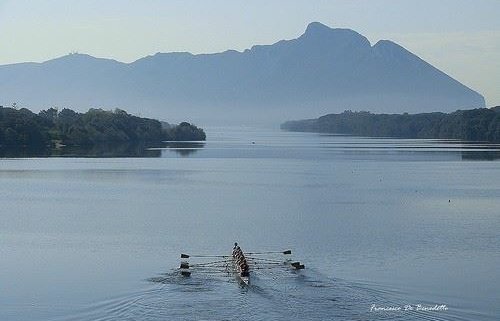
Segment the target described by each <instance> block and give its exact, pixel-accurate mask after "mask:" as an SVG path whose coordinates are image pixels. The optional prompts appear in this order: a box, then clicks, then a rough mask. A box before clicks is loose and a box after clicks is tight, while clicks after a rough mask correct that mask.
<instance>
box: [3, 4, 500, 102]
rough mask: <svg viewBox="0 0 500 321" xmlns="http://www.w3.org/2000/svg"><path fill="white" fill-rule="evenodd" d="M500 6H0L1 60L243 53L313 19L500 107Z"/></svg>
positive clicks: (292, 32)
mask: <svg viewBox="0 0 500 321" xmlns="http://www.w3.org/2000/svg"><path fill="white" fill-rule="evenodd" d="M499 16H500V0H414V1H406V0H337V1H336V0H329V1H320V0H317V1H314V0H304V1H302V0H288V1H287V0H282V1H275V0H265V1H260V0H227V1H225V0H224V1H223V0H211V1H208V0H207V1H203V0H136V1H132V0H44V1H42V0H13V1H4V0H0V48H1V50H0V64H9V63H16V62H24V61H37V62H39V61H45V60H49V59H52V58H55V57H58V56H62V55H65V54H68V53H69V52H74V51H77V52H80V53H88V54H90V55H93V56H97V57H105V58H113V59H117V60H120V61H124V62H131V61H134V60H136V59H138V58H140V57H143V56H146V55H150V54H154V53H156V52H170V51H189V52H192V53H210V52H219V51H224V50H227V49H237V50H242V49H245V48H249V47H251V46H252V45H254V44H271V43H274V42H276V41H278V40H280V39H291V38H296V37H297V36H299V35H300V34H302V33H303V32H304V30H305V27H306V26H307V24H308V23H309V22H311V21H320V22H322V23H324V24H326V25H329V26H331V27H343V28H350V29H353V30H356V31H357V32H359V33H361V34H363V35H365V36H367V37H368V39H369V40H370V41H371V42H372V44H374V43H375V42H376V41H378V40H380V39H390V40H393V41H395V42H397V43H399V44H400V45H402V46H404V47H406V48H407V49H409V50H410V51H412V52H413V53H415V54H417V55H418V56H420V57H421V58H423V59H424V60H426V61H428V62H429V63H431V64H433V65H434V66H436V67H437V68H439V69H441V70H443V71H444V72H446V73H448V74H449V75H451V76H452V77H454V78H456V79H457V80H459V81H460V82H462V83H464V84H465V85H467V86H469V87H471V88H473V89H475V90H477V91H478V92H480V93H481V94H483V95H484V96H485V98H486V103H487V105H488V106H493V105H500V19H499Z"/></svg>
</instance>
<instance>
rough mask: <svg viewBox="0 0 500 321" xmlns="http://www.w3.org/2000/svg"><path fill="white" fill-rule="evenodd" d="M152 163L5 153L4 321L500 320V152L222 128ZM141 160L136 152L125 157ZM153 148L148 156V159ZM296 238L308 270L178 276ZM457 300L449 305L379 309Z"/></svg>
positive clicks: (0, 177)
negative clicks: (210, 258)
mask: <svg viewBox="0 0 500 321" xmlns="http://www.w3.org/2000/svg"><path fill="white" fill-rule="evenodd" d="M207 134H208V135H207V136H208V141H207V142H206V143H205V144H195V145H185V146H183V145H180V146H179V145H177V146H174V149H164V150H160V151H157V152H155V153H148V154H147V155H148V156H160V157H149V158H140V157H139V158H137V157H134V158H126V157H125V158H84V157H81V158H72V157H65V158H29V159H15V158H8V159H2V160H0V182H1V183H2V184H1V190H0V202H1V204H2V208H1V210H0V211H1V212H0V213H1V215H0V220H1V224H0V244H1V245H0V257H1V258H2V267H1V269H0V302H1V308H0V319H1V320H12V321H16V320H188V319H189V320H198V319H204V320H221V319H240V320H278V319H279V320H281V319H289V318H300V319H308V320H328V319H334V320H353V319H356V320H387V319H396V320H422V319H424V320H495V319H496V318H497V317H498V315H500V309H499V307H498V302H499V301H500V300H499V299H500V296H499V293H498V288H499V287H500V283H499V282H500V281H499V279H498V277H497V276H498V272H497V271H496V269H497V267H498V266H500V253H499V251H498V249H499V248H500V235H499V232H498V231H499V230H500V229H499V228H500V216H499V213H500V211H499V209H500V186H499V185H498V182H499V179H500V166H499V162H498V160H499V159H500V157H499V151H500V148H499V146H495V145H481V144H461V143H457V142H442V141H431V140H398V139H369V138H356V137H346V136H331V135H319V134H310V133H288V132H280V131H278V130H268V129H254V128H209V129H208V130H207ZM120 156H123V155H120ZM134 156H137V155H134ZM234 241H238V242H239V243H240V245H241V246H242V248H243V250H244V251H260V250H285V249H289V248H290V249H292V251H293V253H294V258H295V259H297V260H300V261H301V262H303V263H304V264H305V265H306V270H304V271H301V272H298V273H297V272H292V271H289V270H286V269H277V270H256V271H255V273H254V282H253V283H252V286H250V287H249V288H241V287H240V286H239V285H238V284H237V282H236V280H235V278H234V277H233V276H231V275H227V274H224V273H198V274H196V273H194V274H193V276H192V277H191V278H182V277H180V276H179V275H178V274H177V273H176V270H175V269H176V268H177V267H178V265H179V261H180V259H179V254H180V253H190V254H202V253H208V254H214V253H215V254H228V253H229V252H230V251H231V247H232V243H233V242H234ZM418 304H422V305H429V306H433V305H435V304H438V305H446V306H447V308H448V310H447V311H430V312H422V311H409V312H374V311H370V310H371V307H372V306H373V305H376V306H405V305H412V306H416V305H418Z"/></svg>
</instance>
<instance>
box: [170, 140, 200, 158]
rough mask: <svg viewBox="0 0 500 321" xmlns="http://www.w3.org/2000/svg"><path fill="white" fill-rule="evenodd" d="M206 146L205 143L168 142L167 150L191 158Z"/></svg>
mask: <svg viewBox="0 0 500 321" xmlns="http://www.w3.org/2000/svg"><path fill="white" fill-rule="evenodd" d="M204 146H205V143H204V142H172V141H170V142H166V146H165V147H166V148H167V150H169V151H173V152H175V153H177V154H178V155H180V156H182V157H186V156H190V155H192V154H194V153H196V152H197V151H198V150H199V149H202V148H203V147H204Z"/></svg>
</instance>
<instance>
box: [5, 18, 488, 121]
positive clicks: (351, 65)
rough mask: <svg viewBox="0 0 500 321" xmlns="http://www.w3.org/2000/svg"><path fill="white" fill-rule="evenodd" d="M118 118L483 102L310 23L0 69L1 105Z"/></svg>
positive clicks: (389, 51) (246, 115)
mask: <svg viewBox="0 0 500 321" xmlns="http://www.w3.org/2000/svg"><path fill="white" fill-rule="evenodd" d="M13 102H17V103H18V105H20V106H21V107H30V108H35V109H38V110H40V109H42V108H48V107H52V106H71V107H72V108H76V109H78V110H83V109H85V110H86V109H88V108H89V107H104V108H115V107H117V106H119V107H120V108H126V109H127V110H129V111H130V112H132V113H143V114H146V115H150V116H154V117H164V116H167V115H168V116H169V117H172V116H173V117H174V119H179V120H180V119H186V118H189V119H191V120H193V121H196V122H200V121H201V122H205V121H221V120H227V121H232V120H242V119H245V120H249V119H251V120H255V121H259V120H264V119H265V120H280V119H283V117H284V116H286V117H294V118H299V117H308V116H310V115H318V114H324V113H327V112H332V111H333V112H340V111H342V110H345V109H356V110H370V111H372V112H395V113H397V112H410V113H416V112H430V111H443V112H445V111H454V110H457V109H467V108H478V107H484V105H485V102H484V98H483V96H481V95H480V94H478V93H477V92H475V91H474V90H472V89H470V88H468V87H466V86H464V85H463V84H461V83H460V82H458V81H457V80H455V79H453V78H451V77H450V76H448V75H446V74H445V73H443V72H441V71H439V70H438V69H436V68H435V67H433V66H431V65H430V64H428V63H426V62H425V61H423V60H422V59H420V58H419V57H417V56H416V55H414V54H412V53H411V52H409V51H407V50H406V49H404V48H403V47H401V46H399V45H397V44H396V43H394V42H391V41H388V40H381V41H379V42H377V43H376V44H375V45H373V46H372V45H371V44H370V42H369V41H368V40H367V39H366V38H365V37H364V36H362V35H360V34H358V33H357V32H355V31H353V30H349V29H331V28H329V27H327V26H325V25H322V24H321V23H318V22H313V23H311V24H309V26H308V27H307V29H306V31H305V33H304V34H303V35H301V36H300V37H298V38H297V39H292V40H282V41H279V42H277V43H275V44H272V45H258V46H253V47H252V48H251V49H247V50H245V51H243V52H237V51H232V50H229V51H225V52H222V53H216V54H200V55H192V54H190V53H158V54H155V55H154V56H148V57H145V58H142V59H139V60H137V61H135V62H132V63H129V64H126V63H121V62H118V61H114V60H109V59H100V58H94V57H92V56H88V55H83V54H70V55H67V56H64V57H61V58H57V59H54V60H50V61H47V62H44V63H20V64H12V65H3V66H0V104H1V103H3V104H4V105H10V104H11V103H13Z"/></svg>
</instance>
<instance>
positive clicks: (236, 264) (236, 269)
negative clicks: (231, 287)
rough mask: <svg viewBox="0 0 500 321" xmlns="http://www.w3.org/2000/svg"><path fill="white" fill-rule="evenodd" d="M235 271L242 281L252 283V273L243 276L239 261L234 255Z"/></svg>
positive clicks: (247, 283)
mask: <svg viewBox="0 0 500 321" xmlns="http://www.w3.org/2000/svg"><path fill="white" fill-rule="evenodd" d="M233 271H234V273H235V274H236V276H237V278H238V279H239V280H240V282H242V283H244V284H246V285H249V284H250V274H248V275H247V276H242V275H241V274H242V270H241V267H240V266H239V264H238V262H237V261H236V258H235V257H234V256H233Z"/></svg>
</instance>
